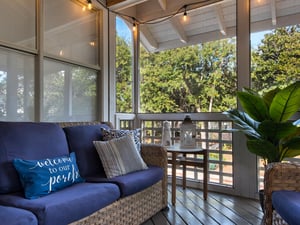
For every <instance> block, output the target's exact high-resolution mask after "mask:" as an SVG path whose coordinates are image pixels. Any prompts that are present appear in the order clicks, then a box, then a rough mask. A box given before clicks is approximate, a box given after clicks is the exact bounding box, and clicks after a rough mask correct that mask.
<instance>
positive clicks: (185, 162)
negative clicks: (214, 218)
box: [166, 145, 208, 205]
mask: <svg viewBox="0 0 300 225" xmlns="http://www.w3.org/2000/svg"><path fill="white" fill-rule="evenodd" d="M166 149H167V152H169V153H171V154H172V158H171V159H169V160H168V163H169V164H172V205H175V203H176V166H177V165H182V166H183V176H182V186H183V189H185V188H186V166H196V167H200V168H203V198H204V200H206V199H207V182H208V175H207V172H208V158H207V157H208V155H207V150H206V149H202V148H180V146H179V145H178V146H177V145H175V146H166ZM187 154H194V155H203V160H198V159H194V158H186V155H187ZM178 155H183V157H182V158H178Z"/></svg>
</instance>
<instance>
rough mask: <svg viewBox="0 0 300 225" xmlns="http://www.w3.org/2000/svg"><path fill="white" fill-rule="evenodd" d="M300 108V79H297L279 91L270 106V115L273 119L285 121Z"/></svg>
mask: <svg viewBox="0 0 300 225" xmlns="http://www.w3.org/2000/svg"><path fill="white" fill-rule="evenodd" d="M299 108H300V81H297V82H295V83H293V84H291V85H289V86H287V87H286V88H284V89H282V90H281V91H279V92H278V93H277V94H276V95H275V97H274V99H273V101H272V103H271V106H270V116H271V118H272V119H273V120H275V121H278V122H281V121H287V120H288V119H290V117H291V116H292V115H294V114H295V113H296V112H297V111H298V110H299Z"/></svg>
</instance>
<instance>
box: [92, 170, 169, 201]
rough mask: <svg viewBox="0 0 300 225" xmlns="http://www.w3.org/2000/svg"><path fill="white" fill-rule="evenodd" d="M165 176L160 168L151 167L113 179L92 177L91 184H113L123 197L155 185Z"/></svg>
mask: <svg viewBox="0 0 300 225" xmlns="http://www.w3.org/2000/svg"><path fill="white" fill-rule="evenodd" d="M163 176H164V170H163V169H162V168H161V167H158V166H149V167H148V169H146V170H140V171H135V172H132V173H128V174H126V175H123V176H118V177H113V178H110V179H109V178H100V177H90V178H88V181H89V182H111V183H115V184H117V185H118V186H119V188H120V190H121V195H122V197H125V196H129V195H132V194H135V193H137V192H139V191H142V190H144V189H146V188H148V187H150V186H152V185H153V184H156V183H157V182H158V181H160V180H161V179H162V178H163Z"/></svg>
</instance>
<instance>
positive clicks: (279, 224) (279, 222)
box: [272, 210, 288, 225]
mask: <svg viewBox="0 0 300 225" xmlns="http://www.w3.org/2000/svg"><path fill="white" fill-rule="evenodd" d="M272 224H273V225H288V224H287V222H285V221H284V219H282V218H281V216H280V215H279V214H278V213H277V212H276V211H275V210H273V223H272Z"/></svg>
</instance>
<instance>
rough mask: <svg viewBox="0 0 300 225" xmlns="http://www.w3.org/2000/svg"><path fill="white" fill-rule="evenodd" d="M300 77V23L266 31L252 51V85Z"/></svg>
mask: <svg viewBox="0 0 300 225" xmlns="http://www.w3.org/2000/svg"><path fill="white" fill-rule="evenodd" d="M299 78H300V26H299V25H295V26H290V27H283V28H278V29H276V30H273V31H272V32H271V33H268V34H266V35H265V37H264V39H263V40H262V42H261V44H260V45H259V46H258V49H257V50H256V51H253V53H252V87H253V88H254V89H255V90H263V89H270V88H273V86H277V85H286V84H289V83H292V82H294V81H296V80H299Z"/></svg>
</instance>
